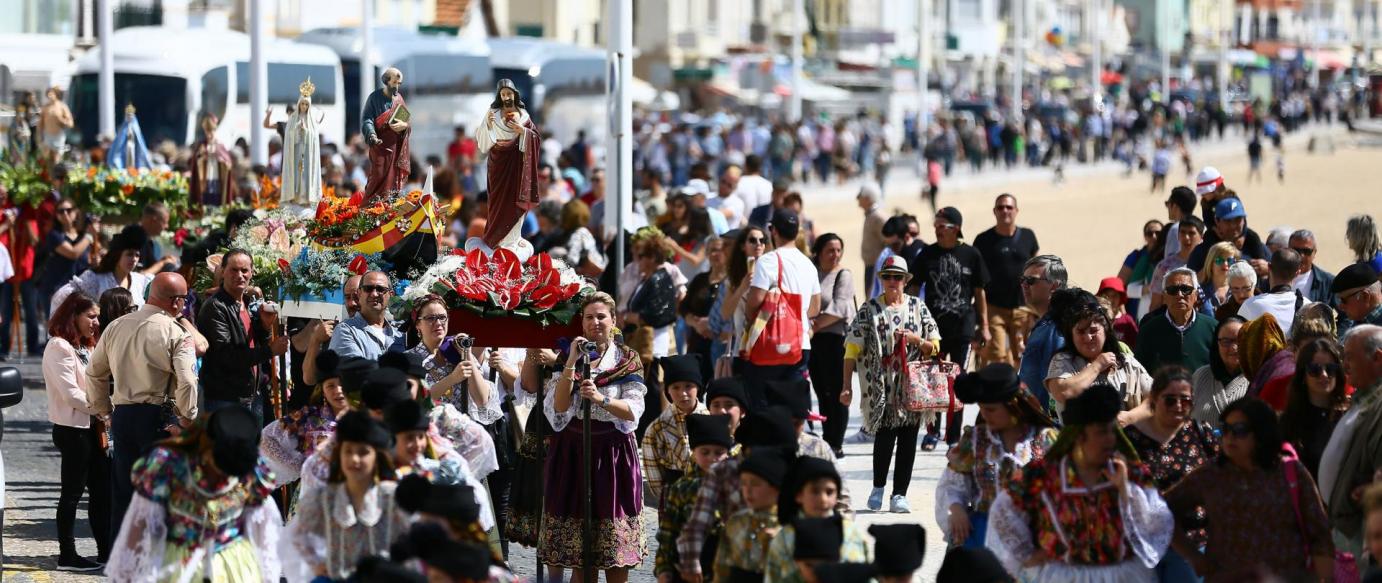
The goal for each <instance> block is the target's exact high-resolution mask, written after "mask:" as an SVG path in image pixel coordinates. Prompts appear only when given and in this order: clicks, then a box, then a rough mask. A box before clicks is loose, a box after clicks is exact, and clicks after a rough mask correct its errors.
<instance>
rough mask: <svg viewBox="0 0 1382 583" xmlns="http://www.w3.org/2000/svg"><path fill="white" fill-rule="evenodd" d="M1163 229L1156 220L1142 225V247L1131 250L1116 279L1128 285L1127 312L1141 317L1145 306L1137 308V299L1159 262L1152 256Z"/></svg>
mask: <svg viewBox="0 0 1382 583" xmlns="http://www.w3.org/2000/svg"><path fill="white" fill-rule="evenodd" d="M1163 227H1164V225H1162V223H1161V221H1158V220H1156V219H1152V220H1150V221H1147V222H1146V224H1144V225H1142V246H1141V247H1138V248H1136V249H1133V250H1132V253H1129V254H1128V256H1127V257H1126V258H1124V259H1123V267H1122V268H1120V269H1119V270H1118V279H1121V280H1123V282H1124V283H1126V284H1128V297H1129V300H1128V312H1130V313H1133V314H1138V315H1141V314H1143V313H1146V311H1147V310H1145V309H1140V308H1141V307H1145V306H1139V303H1140V302H1139V300H1138V298H1141V297H1142V288H1143V286H1145V285H1146V284H1147V282H1149V281H1150V280H1151V277H1152V271H1154V270H1155V269H1156V264H1157V261H1160V260H1161V258H1160V257H1157V258H1156V259H1155V260H1153V258H1152V256H1153V255H1156V254H1157V253H1156V252H1157V251H1159V249H1157V244H1158V239H1160V238H1161V230H1162V228H1163ZM1161 244H1162V245H1165V242H1164V241H1162V242H1161Z"/></svg>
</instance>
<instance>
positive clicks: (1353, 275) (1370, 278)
mask: <svg viewBox="0 0 1382 583" xmlns="http://www.w3.org/2000/svg"><path fill="white" fill-rule="evenodd" d="M1374 283H1377V272H1375V271H1373V270H1372V266H1371V265H1369V264H1367V263H1354V264H1353V265H1350V266H1348V267H1345V268H1344V269H1343V270H1342V271H1340V272H1339V275H1336V276H1334V283H1333V284H1331V285H1330V286H1329V292H1330V293H1332V294H1334V295H1337V296H1340V297H1343V296H1346V295H1349V294H1351V293H1353V292H1355V291H1357V290H1359V289H1362V288H1365V287H1368V286H1370V285H1372V284H1374Z"/></svg>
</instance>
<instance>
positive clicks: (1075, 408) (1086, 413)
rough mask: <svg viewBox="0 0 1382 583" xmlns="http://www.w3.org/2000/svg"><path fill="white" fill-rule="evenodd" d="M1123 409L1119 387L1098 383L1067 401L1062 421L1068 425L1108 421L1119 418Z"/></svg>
mask: <svg viewBox="0 0 1382 583" xmlns="http://www.w3.org/2000/svg"><path fill="white" fill-rule="evenodd" d="M1122 410H1123V398H1122V397H1120V396H1119V395H1118V389H1115V388H1113V385H1110V384H1107V383H1098V384H1095V385H1094V386H1092V387H1089V388H1088V389H1086V390H1085V392H1083V393H1080V396H1078V397H1075V398H1074V399H1070V400H1069V401H1066V402H1065V412H1064V413H1061V421H1063V422H1065V424H1066V425H1067V426H1069V425H1088V424H1097V423H1108V422H1110V421H1113V420H1114V419H1117V418H1118V413H1119V412H1120V411H1122Z"/></svg>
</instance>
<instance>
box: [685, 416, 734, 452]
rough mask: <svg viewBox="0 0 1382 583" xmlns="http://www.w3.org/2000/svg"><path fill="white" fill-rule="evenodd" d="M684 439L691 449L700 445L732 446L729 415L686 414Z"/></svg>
mask: <svg viewBox="0 0 1382 583" xmlns="http://www.w3.org/2000/svg"><path fill="white" fill-rule="evenodd" d="M686 440H687V441H688V442H689V443H690V444H691V449H696V448H697V447H700V446H702V445H718V446H722V447H724V448H725V449H729V448H731V447H734V440H733V439H730V437H729V415H687V416H686Z"/></svg>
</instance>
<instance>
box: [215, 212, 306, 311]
mask: <svg viewBox="0 0 1382 583" xmlns="http://www.w3.org/2000/svg"><path fill="white" fill-rule="evenodd" d="M306 243H307V234H306V230H305V228H304V226H303V221H302V219H300V218H298V217H297V216H295V215H294V214H293V213H292V212H291V211H288V210H282V209H279V210H272V211H265V210H256V211H255V212H254V218H253V219H250V221H249V222H247V223H245V224H244V225H242V226H241V227H240V228H239V229H238V230H237V231H236V233H235V238H234V239H232V240H231V242H230V244H229V245H228V246H226V248H225V249H223V250H222V251H221V252H220V253H216V254H215V255H212V256H210V257H207V258H206V268H207V269H208V270H210V271H215V270H217V269H220V267H221V260H222V258H224V257H225V252H226V251H229V250H231V249H243V250H245V251H247V252H249V254H250V258H251V259H252V260H253V264H254V280H253V285H255V286H257V287H259V289H260V290H262V291H263V292H264V293H265V295H268V296H270V297H277V296H278V295H279V290H280V289H281V288H282V287H283V285H284V284H285V283H287V281H288V271H289V269H288V267H289V266H290V265H291V261H292V259H293V258H296V257H297V256H299V255H300V254H301V253H302V251H303V249H305V248H306V247H307V244H306ZM199 275H200V274H199ZM210 281H211V278H210V274H209V273H206V274H205V276H204V277H199V278H198V282H199V283H198V286H199V287H201V286H203V285H205V284H209V282H210Z"/></svg>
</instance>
